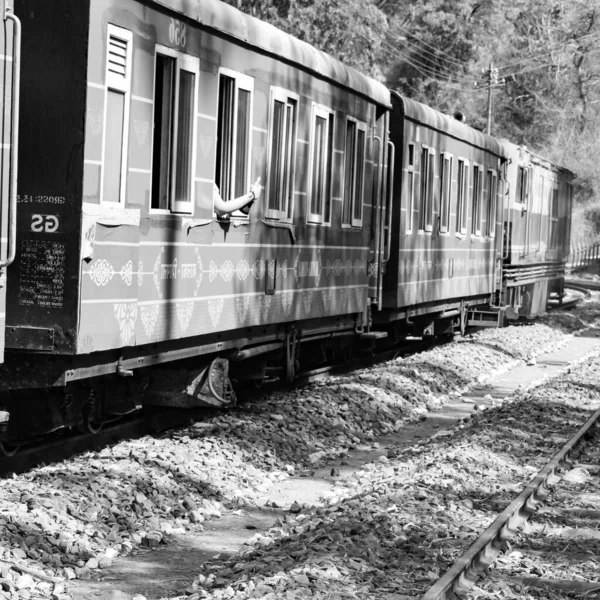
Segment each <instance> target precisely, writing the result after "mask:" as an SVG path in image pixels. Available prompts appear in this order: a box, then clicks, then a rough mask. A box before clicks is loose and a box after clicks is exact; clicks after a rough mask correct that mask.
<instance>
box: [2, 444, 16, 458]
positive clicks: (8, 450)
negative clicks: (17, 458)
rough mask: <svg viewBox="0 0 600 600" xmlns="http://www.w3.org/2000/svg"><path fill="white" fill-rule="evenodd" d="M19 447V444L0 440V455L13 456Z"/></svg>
mask: <svg viewBox="0 0 600 600" xmlns="http://www.w3.org/2000/svg"><path fill="white" fill-rule="evenodd" d="M20 447H21V445H20V444H7V443H6V442H0V455H1V456H14V455H15V454H16V453H17V452H18V451H19V448H20Z"/></svg>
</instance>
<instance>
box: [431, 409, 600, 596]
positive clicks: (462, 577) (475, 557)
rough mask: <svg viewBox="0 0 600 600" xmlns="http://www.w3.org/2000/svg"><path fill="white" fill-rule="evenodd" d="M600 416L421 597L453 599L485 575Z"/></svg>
mask: <svg viewBox="0 0 600 600" xmlns="http://www.w3.org/2000/svg"><path fill="white" fill-rule="evenodd" d="M599 419H600V409H598V410H597V411H596V412H595V413H594V414H593V415H592V416H591V417H590V418H589V419H588V420H587V421H586V423H585V424H584V425H583V427H581V429H580V430H579V431H578V432H577V433H576V434H575V435H574V436H573V437H572V438H571V439H570V440H569V441H568V442H567V443H566V444H565V445H564V446H563V447H562V449H561V450H560V451H559V452H558V453H557V454H555V455H554V457H553V458H552V460H551V461H550V462H549V463H548V464H547V465H546V466H545V467H544V468H543V469H542V470H541V471H540V472H539V473H538V474H537V475H536V476H535V477H534V478H533V479H532V480H531V481H530V483H529V484H528V485H527V487H526V488H525V489H524V490H523V491H522V492H521V493H520V494H519V496H517V498H515V499H514V500H513V501H512V502H511V503H510V504H509V505H508V506H507V507H506V508H505V509H504V510H503V511H502V512H501V513H500V514H499V515H498V516H497V517H496V519H495V520H494V522H493V523H492V524H491V525H490V526H489V527H488V528H487V529H486V530H485V531H484V532H483V533H482V534H481V535H480V536H479V538H478V539H477V540H476V541H475V542H474V543H473V544H472V545H471V546H470V547H469V549H468V550H467V551H466V552H465V553H464V554H463V555H462V556H461V557H460V558H459V559H458V560H457V561H456V562H455V563H454V564H453V565H452V567H450V569H449V570H448V571H447V572H446V573H445V574H444V575H443V576H442V577H441V578H440V579H438V581H437V582H436V583H435V584H434V585H433V586H431V587H430V588H429V590H428V591H427V592H426V593H425V594H424V595H423V596H422V597H421V600H444V599H450V598H452V597H453V596H454V595H455V594H463V593H464V592H465V591H466V590H467V589H468V588H470V587H471V586H472V585H473V584H474V583H475V582H476V581H477V579H479V578H480V577H481V574H482V573H483V571H484V570H485V569H487V568H488V567H490V566H491V565H492V564H493V562H494V560H495V559H496V557H497V556H498V554H500V552H501V546H502V543H503V542H504V541H505V540H507V539H508V538H510V537H511V536H512V535H513V534H514V533H515V532H516V530H517V528H518V527H519V526H521V525H522V524H523V523H525V521H527V519H528V518H529V516H530V515H531V514H532V513H533V512H534V511H535V509H536V507H537V505H538V504H539V503H540V502H541V500H542V499H543V497H544V496H545V495H547V494H548V486H547V485H546V483H547V481H548V478H549V477H550V475H552V474H553V473H554V472H555V470H556V469H557V467H558V466H559V465H560V464H561V463H562V462H563V461H565V460H566V459H567V458H568V457H569V455H570V454H571V452H572V451H573V450H574V449H575V448H577V446H579V444H580V443H581V442H582V441H583V440H584V439H585V438H586V436H588V435H589V434H590V430H591V429H592V428H593V427H594V426H595V425H596V423H597V422H598V420H599Z"/></svg>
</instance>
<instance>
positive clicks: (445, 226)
mask: <svg viewBox="0 0 600 600" xmlns="http://www.w3.org/2000/svg"><path fill="white" fill-rule="evenodd" d="M392 106H393V109H392V116H391V125H390V140H391V141H392V143H394V145H395V146H396V148H397V149H401V150H398V151H397V152H396V160H395V169H394V170H395V185H394V189H393V206H394V213H393V215H392V221H391V229H390V233H391V245H390V249H391V254H390V260H389V262H388V264H387V267H386V272H385V276H384V295H383V310H382V311H381V312H380V313H378V316H377V321H378V322H382V323H385V322H386V321H387V322H390V323H394V327H395V329H397V330H400V331H402V332H406V331H411V330H412V331H414V332H415V333H418V334H421V333H423V332H424V331H425V332H427V333H435V332H440V333H442V332H448V333H449V332H451V331H453V329H454V328H455V325H456V322H457V320H458V324H459V325H462V328H463V330H464V326H465V325H466V323H467V318H468V315H469V312H470V310H471V309H473V308H475V307H486V308H490V309H491V308H492V307H493V306H494V305H497V301H498V293H499V290H500V287H501V284H500V273H501V270H500V268H499V267H500V248H499V246H500V244H499V243H498V242H497V241H498V240H500V239H501V229H500V217H501V215H502V212H501V211H502V207H503V190H504V172H505V159H506V154H505V151H504V149H503V147H502V146H501V145H500V144H499V143H498V142H497V141H496V140H495V139H494V138H492V137H490V136H487V135H485V134H483V133H481V132H479V131H476V130H474V129H473V128H471V127H468V126H467V125H465V124H463V123H461V122H459V121H458V120H457V119H454V118H452V117H449V116H448V115H445V114H442V113H440V112H438V111H435V110H433V109H431V108H429V107H427V106H425V105H423V104H420V103H418V102H415V101H413V100H410V99H408V98H404V97H402V96H400V95H399V94H396V93H393V94H392ZM491 314H493V315H494V318H496V320H497V317H498V315H499V314H500V311H497V312H494V311H493V309H492V311H491ZM434 324H435V327H434Z"/></svg>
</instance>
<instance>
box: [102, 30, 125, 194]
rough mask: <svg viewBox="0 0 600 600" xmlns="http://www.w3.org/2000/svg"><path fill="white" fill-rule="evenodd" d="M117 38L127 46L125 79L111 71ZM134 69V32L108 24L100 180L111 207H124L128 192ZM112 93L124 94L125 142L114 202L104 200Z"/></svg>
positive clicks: (123, 141) (123, 142) (122, 146)
mask: <svg viewBox="0 0 600 600" xmlns="http://www.w3.org/2000/svg"><path fill="white" fill-rule="evenodd" d="M111 37H115V38H117V39H118V40H120V41H122V42H125V43H126V44H127V56H126V65H125V69H126V73H125V78H122V77H118V76H117V75H116V74H115V73H112V72H111V71H110V70H109V55H110V38H111ZM132 67H133V31H131V30H129V29H125V28H124V27H119V26H117V25H113V24H112V23H108V25H107V29H106V53H105V70H104V73H105V83H106V86H105V90H104V124H103V129H102V176H101V180H100V202H101V203H105V204H111V205H124V204H125V195H126V192H127V164H128V152H129V119H130V113H131V73H132ZM110 91H114V92H118V93H121V94H123V96H124V101H123V140H122V142H121V181H120V187H119V199H118V201H116V202H114V201H112V200H106V199H105V198H104V173H105V168H106V161H105V156H106V124H107V121H108V94H109V92H110Z"/></svg>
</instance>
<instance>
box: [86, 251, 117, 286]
mask: <svg viewBox="0 0 600 600" xmlns="http://www.w3.org/2000/svg"><path fill="white" fill-rule="evenodd" d="M84 273H85V274H86V275H89V276H90V279H91V280H92V281H93V282H94V283H95V284H96V285H98V286H104V285H106V284H108V283H109V282H110V281H111V280H112V278H113V277H114V275H115V269H114V267H113V266H112V265H111V264H110V263H109V262H108V261H107V260H106V259H105V258H99V259H98V260H96V262H94V264H93V265H91V266H90V268H89V270H87V271H84Z"/></svg>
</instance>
